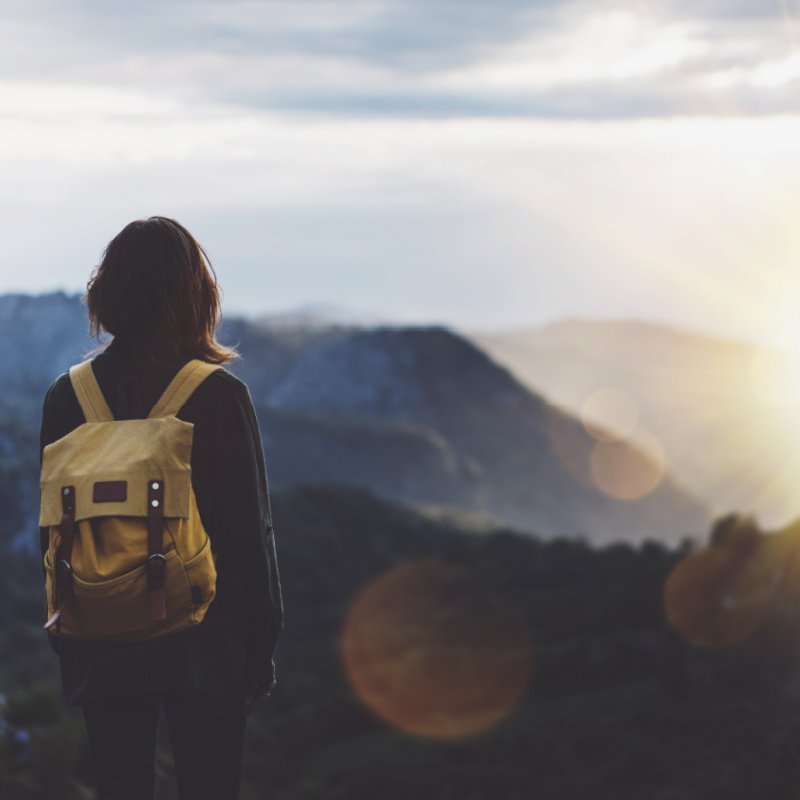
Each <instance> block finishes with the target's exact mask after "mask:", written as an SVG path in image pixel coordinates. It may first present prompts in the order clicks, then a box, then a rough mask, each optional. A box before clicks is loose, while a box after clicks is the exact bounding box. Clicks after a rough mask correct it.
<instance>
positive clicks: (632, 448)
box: [590, 430, 666, 500]
mask: <svg viewBox="0 0 800 800" xmlns="http://www.w3.org/2000/svg"><path fill="white" fill-rule="evenodd" d="M590 466H591V473H592V480H593V481H594V484H595V486H596V487H597V488H598V489H600V491H602V492H604V493H605V494H607V495H608V496H609V497H614V498H616V499H617V500H638V499H640V498H642V497H644V496H645V495H648V494H650V493H651V492H652V491H653V490H654V489H655V488H656V487H657V486H658V484H659V483H661V479H662V478H663V477H664V473H665V470H666V460H665V457H664V451H663V449H662V447H661V443H660V442H659V441H658V439H656V437H655V436H653V435H652V434H649V433H647V432H646V431H641V430H640V431H639V432H638V434H637V441H636V443H635V444H629V443H627V442H597V444H595V446H594V449H593V450H592V455H591V459H590Z"/></svg>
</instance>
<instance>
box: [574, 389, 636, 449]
mask: <svg viewBox="0 0 800 800" xmlns="http://www.w3.org/2000/svg"><path fill="white" fill-rule="evenodd" d="M581 422H582V423H583V427H584V428H585V429H586V432H587V433H588V434H589V435H590V436H592V437H594V438H595V439H597V440H598V441H601V442H616V441H621V440H623V439H627V438H628V437H629V436H630V435H631V434H632V433H633V432H634V430H635V429H636V425H637V424H638V422H639V407H638V406H637V405H636V401H635V400H634V399H633V397H631V395H630V394H628V393H627V392H623V391H622V390H621V389H615V388H613V387H607V388H604V389H597V390H596V391H594V392H592V393H591V394H590V395H589V396H588V397H587V398H586V399H585V400H584V401H583V404H582V405H581Z"/></svg>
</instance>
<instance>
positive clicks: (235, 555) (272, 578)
mask: <svg viewBox="0 0 800 800" xmlns="http://www.w3.org/2000/svg"><path fill="white" fill-rule="evenodd" d="M209 380H215V382H216V383H217V387H218V388H219V389H220V391H218V392H217V393H216V404H215V407H214V413H213V414H212V415H210V416H211V417H212V421H211V422H210V427H207V428H206V429H205V433H203V432H202V431H200V430H196V439H195V446H193V451H192V463H193V474H194V475H195V477H196V478H197V486H196V494H197V502H198V506H199V507H200V512H201V516H202V517H203V519H204V522H206V525H207V528H208V529H209V535H210V536H211V537H212V542H213V543H214V547H215V550H216V552H217V566H218V568H219V569H220V570H225V571H227V572H228V573H232V575H233V576H234V578H235V579H237V581H238V582H239V584H240V586H241V587H242V589H243V594H244V598H245V606H246V620H247V665H246V671H245V678H246V680H247V682H248V684H250V685H260V686H267V685H269V684H270V683H271V682H272V681H273V680H274V679H275V661H274V651H275V648H276V645H277V641H278V637H279V635H280V632H281V630H282V628H283V612H284V607H283V597H282V592H281V584H280V575H279V571H278V560H277V553H276V548H275V534H274V530H273V524H272V512H271V508H270V500H269V489H268V485H267V472H266V466H265V459H264V452H263V447H262V443H261V434H260V431H259V428H258V422H257V420H256V415H255V409H254V408H253V401H252V398H251V396H250V392H249V390H248V388H247V385H246V384H245V383H243V382H242V381H240V380H239V379H238V378H235V377H234V376H232V375H231V374H230V373H227V372H226V373H222V374H220V373H215V374H214V375H212V376H211V377H210V378H209ZM209 433H210V434H211V435H208V434H209ZM195 465H196V469H195Z"/></svg>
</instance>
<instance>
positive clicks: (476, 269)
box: [0, 0, 800, 348]
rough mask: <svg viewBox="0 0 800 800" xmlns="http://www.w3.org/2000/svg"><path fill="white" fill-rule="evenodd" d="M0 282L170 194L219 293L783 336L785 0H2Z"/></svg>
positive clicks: (21, 278) (463, 320) (92, 245)
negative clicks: (202, 250)
mask: <svg viewBox="0 0 800 800" xmlns="http://www.w3.org/2000/svg"><path fill="white" fill-rule="evenodd" d="M0 31H1V32H2V41H3V47H2V49H0V114H2V122H0V186H2V192H0V204H2V208H1V209H0V210H1V211H2V214H0V264H2V268H1V269H0V291H25V292H43V291H50V290H53V289H58V288H64V289H67V290H68V291H80V290H82V289H83V288H84V286H85V283H86V280H87V278H88V276H89V273H90V272H91V270H92V268H93V267H94V266H95V265H96V264H97V262H98V260H99V257H100V254H101V252H102V249H103V247H104V246H105V244H106V243H107V241H108V240H109V239H110V238H111V237H112V236H113V235H114V234H115V233H116V232H117V231H118V230H119V229H120V228H121V227H123V226H124V225H125V224H126V223H127V222H129V221H130V220H131V219H135V218H139V217H144V216H149V215H151V214H163V215H166V216H173V217H175V218H177V219H179V220H180V221H181V222H183V223H184V224H186V225H187V226H188V227H189V228H190V229H191V230H192V231H193V232H194V233H195V234H196V235H197V237H198V238H199V239H200V240H201V242H202V243H203V244H204V245H205V246H206V248H207V250H208V251H209V254H210V255H211V258H212V261H213V263H214V266H215V268H216V271H217V275H218V277H219V280H220V283H221V285H222V288H223V291H224V303H225V309H226V312H228V313H239V312H245V313H254V314H255V313H261V312H273V311H283V310H289V309H294V308H297V307H302V306H307V305H319V304H323V305H326V306H328V305H329V306H334V307H340V308H343V309H346V310H347V311H349V312H352V313H353V314H355V315H358V316H359V317H362V318H370V319H382V320H387V321H393V322H411V323H422V322H441V323H446V324H453V325H457V326H463V327H470V328H475V329H482V330H487V329H502V328H509V327H519V326H523V325H538V324H542V323H545V322H548V321H551V320H555V319H560V318H563V317H574V316H588V317H600V318H607V317H623V316H624V317H640V318H645V319H652V320H655V321H660V322H667V323H671V324H677V325H684V326H687V327H691V328H695V329H702V330H707V331H712V332H718V333H721V334H724V335H729V336H738V337H741V338H762V339H769V340H771V341H781V342H786V343H788V344H792V345H795V346H797V347H798V348H800V314H798V313H797V311H796V309H797V307H798V305H800V226H799V225H798V219H800V203H798V198H799V197H800V193H799V191H798V190H800V147H798V144H797V143H798V142H800V91H798V90H800V49H799V48H798V43H799V41H800V39H799V38H798V37H800V2H798V0H758V1H757V0H691V2H690V0H647V1H646V2H645V0H642V1H641V2H639V1H638V0H620V1H619V2H610V3H607V2H604V0H592V2H582V0H529V1H528V2H522V0H491V2H490V1H489V0H482V1H479V0H454V1H451V0H363V1H362V0H313V1H310V0H309V1H306V0H286V2H257V1H254V2H235V1H232V0H228V1H227V2H195V0H183V1H175V2H163V1H161V2H150V1H149V0H139V1H138V2H137V3H131V2H124V3H123V2H117V0H103V1H102V2H100V0H97V1H96V2H92V1H90V0H69V2H65V0H58V1H56V0H52V1H51V2H47V1H46V0H20V1H19V2H16V1H15V0H0Z"/></svg>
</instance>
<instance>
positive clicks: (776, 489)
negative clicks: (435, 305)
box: [465, 320, 800, 525]
mask: <svg viewBox="0 0 800 800" xmlns="http://www.w3.org/2000/svg"><path fill="white" fill-rule="evenodd" d="M465 335H467V336H468V337H469V338H470V339H471V340H472V341H474V342H475V343H476V344H478V345H479V346H480V347H481V348H482V349H484V350H485V352H487V353H488V354H489V355H490V356H491V357H492V358H493V359H495V360H496V361H497V362H498V363H501V364H503V365H504V366H506V367H507V368H508V369H510V370H511V371H512V372H513V373H514V374H515V375H516V376H517V377H518V378H519V379H520V380H521V381H523V382H524V383H525V385H526V386H528V388H530V389H531V390H532V391H537V392H541V393H542V394H543V395H544V396H545V397H547V398H548V400H550V401H551V402H553V403H554V404H556V405H558V406H560V407H561V408H563V409H565V410H566V411H567V412H569V413H570V414H574V415H576V416H581V414H582V413H585V414H588V415H589V416H590V417H591V418H592V419H594V420H596V421H597V422H598V423H599V424H600V425H603V426H605V427H608V428H611V429H613V428H615V427H617V428H619V427H623V428H627V427H628V426H629V424H630V423H631V422H632V423H633V424H634V425H635V426H636V428H635V430H634V431H633V432H632V434H631V440H632V441H634V442H637V441H642V440H643V438H644V436H645V435H647V434H650V435H654V436H655V437H656V438H657V439H658V441H659V442H660V444H661V446H662V448H663V450H664V453H665V455H666V461H667V463H668V465H669V466H670V467H671V469H672V471H673V473H674V474H677V475H680V476H681V480H682V481H683V482H685V483H686V484H687V485H689V486H692V487H693V489H694V491H695V492H696V493H697V494H698V495H699V496H700V497H702V498H703V499H704V500H706V501H707V502H708V503H709V504H710V505H711V507H712V508H713V509H714V510H715V511H716V512H717V513H722V512H723V511H727V510H738V511H741V512H743V513H755V514H757V515H758V517H759V519H760V520H761V521H762V522H763V524H766V525H780V524H784V523H786V522H787V521H789V520H791V519H793V518H794V517H795V516H796V515H797V514H798V513H800V500H798V493H797V475H798V474H799V473H800V421H798V416H797V413H796V407H797V398H798V396H800V360H798V358H797V357H796V356H794V355H793V354H791V353H787V352H783V351H780V350H775V349H771V348H767V347H759V346H756V345H753V344H749V343H746V342H735V341H728V340H724V339H717V338H714V337H710V336H707V335H704V334H698V333H692V332H688V331H683V330H679V329H673V328H669V327H665V326H660V325H653V324H650V323H645V322H640V321H633V320H628V321H626V320H620V321H604V322H600V321H589V320H571V321H565V322H560V323H556V324H553V325H548V326H545V327H542V328H538V329H530V330H520V331H512V332H508V333H501V334H493V335H469V334H465ZM608 389H612V390H614V391H616V392H618V393H621V394H622V396H621V398H619V399H618V400H617V401H616V402H613V401H612V402H605V403H603V402H594V403H593V402H592V399H591V398H592V396H593V394H594V393H596V392H598V391H605V390H608ZM596 397H597V396H595V398H596Z"/></svg>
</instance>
